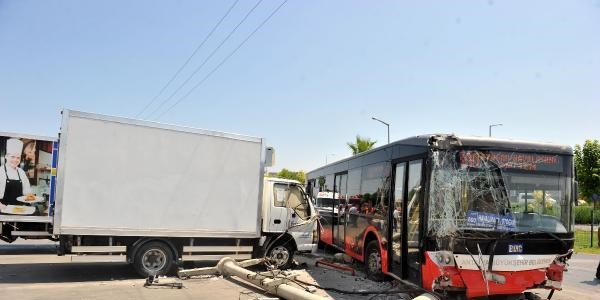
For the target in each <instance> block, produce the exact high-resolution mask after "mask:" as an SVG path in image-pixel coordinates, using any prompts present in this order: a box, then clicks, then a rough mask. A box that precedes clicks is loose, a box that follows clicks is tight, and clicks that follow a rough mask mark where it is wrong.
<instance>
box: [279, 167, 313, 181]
mask: <svg viewBox="0 0 600 300" xmlns="http://www.w3.org/2000/svg"><path fill="white" fill-rule="evenodd" d="M275 177H277V178H283V179H291V180H297V181H300V182H301V183H304V182H306V174H304V171H297V172H294V171H290V170H288V169H286V168H283V169H281V171H279V172H278V173H277V174H276V175H275Z"/></svg>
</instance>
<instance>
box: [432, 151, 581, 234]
mask: <svg viewBox="0 0 600 300" xmlns="http://www.w3.org/2000/svg"><path fill="white" fill-rule="evenodd" d="M570 159H571V157H567V156H560V155H550V154H536V153H519V152H502V151H475V150H462V151H436V152H434V154H433V170H432V178H431V187H430V209H429V220H430V222H429V229H430V231H431V232H432V233H433V234H435V235H437V236H440V237H441V236H448V235H452V234H454V233H456V232H458V231H460V230H487V231H515V232H532V231H536V232H537V231H543V232H552V233H566V232H567V231H569V228H570V221H569V220H570V216H569V211H570V208H569V205H571V199H570V197H571V191H570V188H569V182H570V180H571V178H570V176H571V174H570V173H571V171H570V170H568V168H566V167H565V166H568V165H570V164H568V163H565V162H566V160H570Z"/></svg>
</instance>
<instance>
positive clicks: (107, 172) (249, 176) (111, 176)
mask: <svg viewBox="0 0 600 300" xmlns="http://www.w3.org/2000/svg"><path fill="white" fill-rule="evenodd" d="M62 122H63V123H62V128H61V133H60V145H59V160H58V176H57V189H56V205H55V219H54V234H61V235H65V234H66V235H68V234H73V235H112V236H169V237H234V238H238V237H239V238H257V237H259V236H260V217H259V213H260V209H261V195H262V191H261V189H262V174H263V164H264V158H263V156H264V154H263V149H264V140H263V139H261V138H256V137H248V136H241V135H236V134H229V133H222V132H214V131H208V130H200V129H192V128H184V127H178V126H171V125H165V124H159V123H154V122H146V121H139V120H131V119H126V118H117V117H109V116H103V115H97V114H90V113H83V112H76V111H70V110H65V111H64V112H63V121H62Z"/></svg>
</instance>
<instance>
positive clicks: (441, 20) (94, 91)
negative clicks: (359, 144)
mask: <svg viewBox="0 0 600 300" xmlns="http://www.w3.org/2000/svg"><path fill="white" fill-rule="evenodd" d="M523 2H524V1H498V0H494V1H491V0H490V1H488V0H486V1H304V0H303V1H300V0H289V1H288V2H287V3H286V4H285V5H284V6H283V7H282V8H281V10H280V11H279V12H278V13H277V14H276V15H274V17H273V18H272V19H271V20H270V21H269V22H268V23H267V24H266V25H265V26H264V27H263V28H261V30H260V31H258V32H257V33H256V34H255V35H254V36H253V37H252V38H251V39H250V40H249V41H248V42H247V43H246V44H245V45H244V46H243V47H242V48H240V50H239V51H238V52H237V53H236V54H235V55H233V56H232V57H231V59H229V60H228V61H227V62H226V63H225V64H224V65H223V66H222V67H221V68H220V69H218V70H217V71H216V72H215V73H214V74H213V75H212V76H211V77H210V78H209V79H208V80H206V81H205V82H204V84H202V85H201V86H200V87H199V88H198V89H196V90H195V91H194V92H193V93H191V94H190V96H189V97H187V98H185V99H184V100H183V101H181V102H180V103H179V104H178V105H177V106H175V107H174V108H173V109H172V110H171V111H169V112H167V113H165V114H164V115H163V116H162V117H161V118H160V119H159V120H158V121H160V122H164V123H171V124H178V125H184V126H191V127H198V128H206V129H212V130H220V131H228V132H235V133H241V134H247V135H253V136H260V137H264V138H266V139H267V141H268V143H269V144H270V145H272V146H274V147H275V148H276V149H277V162H278V165H277V167H276V168H275V169H279V168H282V167H287V168H291V169H303V170H307V171H308V170H311V169H314V168H316V167H319V166H320V165H322V164H323V163H324V161H325V156H326V155H327V154H331V153H334V154H335V156H330V157H329V160H333V159H341V158H343V157H346V156H348V155H349V154H350V151H349V150H348V148H347V147H346V142H348V141H351V140H353V139H354V137H355V135H356V134H360V135H363V136H367V137H371V138H373V139H376V140H377V141H379V143H378V144H382V143H384V142H385V141H386V131H385V127H384V126H383V125H381V124H379V123H377V122H375V121H372V120H371V116H377V117H379V118H381V119H383V120H386V121H388V122H390V123H391V124H392V125H391V138H392V140H396V139H401V138H404V137H407V136H410V135H416V134H420V133H430V132H448V133H457V134H465V135H487V130H488V124H491V123H503V124H504V126H503V127H497V128H494V135H495V136H498V137H503V138H516V139H527V140H535V141H549V142H554V143H560V144H569V145H574V144H576V143H582V142H583V141H584V140H585V139H590V138H592V139H594V138H595V139H598V138H600V118H599V112H600V1H598V0H584V1H527V3H523ZM232 3H233V0H227V1H210V2H209V1H183V0H181V1H141V0H140V1H30V0H23V1H16V0H13V1H7V0H0V107H1V109H2V117H1V118H0V131H8V132H22V133H29V134H38V135H50V136H56V135H57V133H58V131H59V128H60V110H61V109H62V108H71V109H77V110H83V111H89V112H96V113H102V114H109V115H118V116H125V117H134V116H136V115H137V114H138V113H139V112H140V111H141V110H142V108H143V107H144V106H146V105H147V103H149V101H150V100H151V99H152V98H153V97H155V96H156V95H157V93H158V92H159V91H160V89H161V88H162V87H163V85H164V84H165V83H166V82H167V81H168V80H169V79H170V78H171V76H173V74H174V73H175V71H176V70H177V69H178V68H179V67H180V66H181V65H182V64H183V62H184V61H185V60H186V58H187V57H188V56H189V55H190V54H191V53H192V51H193V50H194V49H195V47H196V46H197V45H198V44H199V43H200V42H201V41H202V39H203V38H204V37H205V36H206V35H207V34H208V32H209V31H210V29H211V28H212V27H213V26H214V25H215V23H216V22H217V21H218V19H219V18H220V17H221V16H222V15H223V14H224V13H225V12H226V10H227V9H228V8H229V7H230V5H231V4H232ZM280 3H281V1H279V0H265V1H263V2H262V3H260V5H259V6H258V7H257V8H256V9H255V10H254V12H253V13H252V14H251V15H250V16H249V17H248V19H247V20H246V22H245V23H243V24H242V25H241V26H240V27H239V29H238V31H237V32H235V33H234V34H233V35H232V37H231V39H230V40H229V41H228V42H226V43H225V44H224V45H223V46H222V48H221V49H220V50H219V51H217V52H216V54H215V55H214V56H213V57H212V59H211V60H209V61H208V63H207V64H206V65H205V68H203V69H201V70H200V71H199V72H198V74H197V76H196V77H194V78H193V79H192V80H191V81H190V83H191V84H189V86H186V87H184V88H183V89H182V91H181V93H180V94H177V95H176V97H174V99H173V101H174V100H175V99H178V98H179V97H180V95H183V94H185V93H187V91H188V89H189V88H191V87H192V86H193V85H194V84H196V83H197V82H198V81H199V80H201V79H202V78H203V77H204V76H205V75H206V74H207V73H208V72H209V71H210V70H211V69H213V68H214V67H215V66H216V65H217V64H219V62H220V61H221V60H222V59H223V58H224V57H226V55H228V54H229V53H230V52H231V51H232V50H233V49H234V48H235V47H236V46H237V45H238V44H239V43H240V42H241V41H242V40H243V39H244V38H245V37H246V36H247V35H248V34H250V32H252V31H253V30H254V28H256V26H257V25H258V24H259V23H260V22H261V21H263V20H264V19H265V18H266V17H267V16H268V15H269V14H270V13H271V12H272V11H273V9H275V8H276V7H277V6H278V5H279V4H280ZM255 4H256V1H254V0H240V1H239V3H238V4H237V5H236V6H235V7H234V8H233V10H232V12H231V14H230V15H229V16H228V18H226V19H225V20H224V22H223V23H222V24H221V26H220V27H219V28H218V29H217V31H216V32H215V33H214V35H213V36H212V38H211V39H209V40H208V41H207V43H206V44H205V45H204V46H203V48H201V49H200V51H199V52H198V54H197V55H196V56H195V57H194V58H193V59H192V61H191V62H190V64H189V65H188V67H187V68H186V69H185V70H184V71H183V72H182V73H181V75H180V77H178V78H177V79H176V80H175V82H174V84H173V85H172V86H171V87H170V88H169V89H167V91H166V92H165V93H164V94H163V95H162V96H161V97H159V98H158V101H157V102H156V103H155V104H154V106H153V107H156V106H157V104H158V103H160V102H161V101H163V99H165V98H166V97H167V96H168V95H169V94H171V92H172V91H173V90H174V88H175V87H177V86H178V85H179V84H180V83H181V82H182V81H183V80H184V79H185V78H186V77H187V76H188V75H189V74H190V73H191V72H192V71H193V70H194V69H195V68H196V67H197V66H198V65H200V64H201V62H202V61H203V60H204V59H205V58H206V57H207V56H208V55H209V53H210V52H211V51H212V50H213V49H215V47H216V46H217V45H218V43H219V42H220V41H221V40H222V39H223V38H224V37H225V36H226V35H227V34H228V33H229V31H230V30H231V29H232V28H233V27H234V26H235V25H236V24H237V23H238V22H239V21H240V20H241V19H242V18H243V16H244V15H245V14H246V13H247V12H248V11H249V10H250V9H251V7H253V6H254V5H255ZM170 103H172V102H170ZM167 106H169V104H166V105H165V106H164V107H167ZM153 107H151V109H150V110H153ZM142 117H143V118H150V119H153V118H152V117H148V116H145V115H143V116H142Z"/></svg>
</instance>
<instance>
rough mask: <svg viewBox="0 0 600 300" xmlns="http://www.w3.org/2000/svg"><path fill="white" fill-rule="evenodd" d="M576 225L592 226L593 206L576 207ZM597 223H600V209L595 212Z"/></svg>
mask: <svg viewBox="0 0 600 300" xmlns="http://www.w3.org/2000/svg"><path fill="white" fill-rule="evenodd" d="M574 213H575V223H576V224H590V223H592V207H591V206H584V205H580V206H576V207H575V211H574ZM594 220H595V223H599V222H600V208H596V209H595V210H594Z"/></svg>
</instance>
